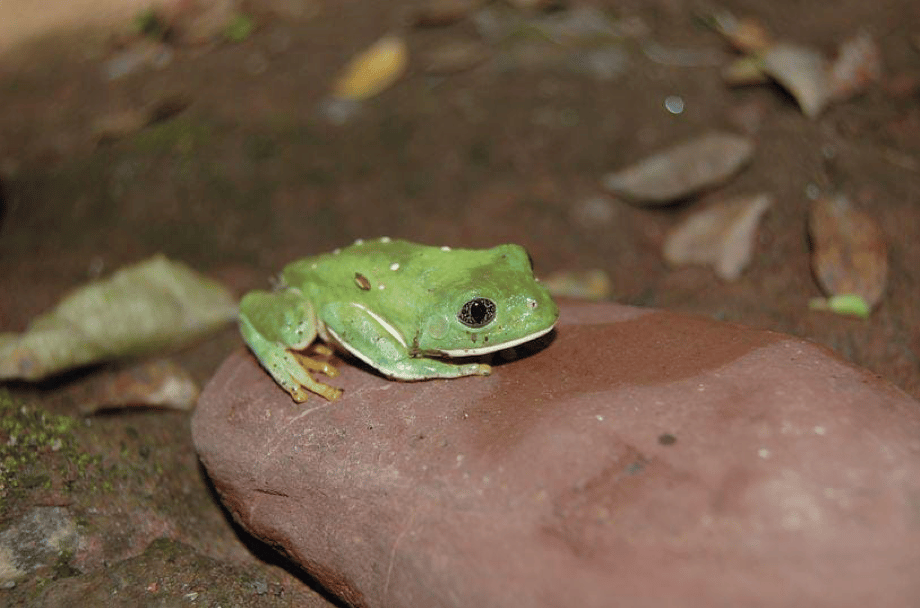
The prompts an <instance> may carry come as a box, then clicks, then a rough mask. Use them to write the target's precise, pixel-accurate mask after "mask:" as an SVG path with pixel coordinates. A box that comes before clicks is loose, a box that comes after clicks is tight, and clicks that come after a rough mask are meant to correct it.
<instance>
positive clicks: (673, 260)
mask: <svg viewBox="0 0 920 608" xmlns="http://www.w3.org/2000/svg"><path fill="white" fill-rule="evenodd" d="M772 202H773V201H772V198H771V197H770V196H769V195H767V194H757V195H755V196H749V197H745V198H741V199H735V200H732V201H728V202H723V203H719V204H716V205H712V206H711V207H708V208H706V209H703V210H702V211H698V212H695V213H693V214H692V215H691V216H690V217H688V218H687V219H686V220H684V222H683V223H681V224H680V225H679V226H677V227H676V228H674V229H673V230H671V232H670V234H669V235H668V236H667V238H666V239H665V244H664V258H665V260H667V261H668V263H670V264H673V265H675V266H681V265H685V264H708V265H711V266H713V267H714V268H715V272H716V275H717V276H718V277H719V278H721V279H724V280H726V281H734V280H736V279H737V278H738V277H739V276H741V271H742V270H744V268H745V267H746V266H747V265H748V263H749V262H750V261H751V254H752V252H753V251H754V245H755V244H756V234H757V224H758V223H759V222H760V218H761V217H762V216H763V214H764V213H765V212H766V211H767V209H768V208H769V207H770V205H771V203H772Z"/></svg>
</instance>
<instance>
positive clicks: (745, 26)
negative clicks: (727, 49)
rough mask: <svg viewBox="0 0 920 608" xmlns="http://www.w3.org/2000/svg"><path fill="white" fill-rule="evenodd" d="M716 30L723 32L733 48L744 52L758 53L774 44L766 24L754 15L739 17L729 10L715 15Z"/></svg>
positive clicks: (713, 19) (713, 20)
mask: <svg viewBox="0 0 920 608" xmlns="http://www.w3.org/2000/svg"><path fill="white" fill-rule="evenodd" d="M712 22H713V23H714V25H715V29H716V31H718V32H719V33H720V34H722V36H723V37H725V39H726V40H727V41H728V43H729V44H730V45H732V47H733V48H735V49H736V50H738V51H741V52H743V53H758V52H760V51H764V50H766V49H767V48H769V47H770V46H771V45H772V44H773V37H772V36H771V35H770V32H768V31H767V28H766V26H764V24H763V23H761V22H760V21H758V20H757V19H755V18H753V17H743V18H740V19H739V18H737V17H735V16H734V15H732V14H731V13H729V12H728V11H720V12H719V13H718V14H716V15H713V18H712Z"/></svg>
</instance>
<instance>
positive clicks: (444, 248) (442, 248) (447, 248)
mask: <svg viewBox="0 0 920 608" xmlns="http://www.w3.org/2000/svg"><path fill="white" fill-rule="evenodd" d="M441 251H450V247H448V246H447V245H442V246H441Z"/></svg>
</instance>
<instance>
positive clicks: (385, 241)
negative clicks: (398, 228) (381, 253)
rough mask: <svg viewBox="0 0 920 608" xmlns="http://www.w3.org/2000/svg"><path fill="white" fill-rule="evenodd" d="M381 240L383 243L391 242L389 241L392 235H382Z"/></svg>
mask: <svg viewBox="0 0 920 608" xmlns="http://www.w3.org/2000/svg"><path fill="white" fill-rule="evenodd" d="M380 242H381V243H389V242H390V237H388V236H382V237H380Z"/></svg>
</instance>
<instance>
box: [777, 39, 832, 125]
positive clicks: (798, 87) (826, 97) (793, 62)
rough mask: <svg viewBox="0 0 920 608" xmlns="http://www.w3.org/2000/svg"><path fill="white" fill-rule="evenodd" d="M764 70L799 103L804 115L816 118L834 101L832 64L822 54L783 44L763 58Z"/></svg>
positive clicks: (806, 48)
mask: <svg viewBox="0 0 920 608" xmlns="http://www.w3.org/2000/svg"><path fill="white" fill-rule="evenodd" d="M761 63H762V69H763V71H764V72H765V73H766V74H767V75H769V76H770V77H771V78H773V79H774V80H776V82H778V83H779V84H780V85H781V86H782V87H783V88H784V89H786V90H787V91H789V93H790V94H791V95H792V96H793V97H794V98H795V100H796V101H797V102H798V104H799V107H800V108H802V112H803V113H804V114H805V116H808V117H809V118H815V117H816V116H818V115H819V114H820V113H821V111H822V110H823V109H824V108H825V107H826V106H827V102H828V101H830V98H831V89H830V79H829V77H828V65H827V61H825V59H824V57H823V56H822V55H821V53H819V52H818V51H816V50H814V49H811V48H808V47H803V46H798V45H794V44H789V43H779V44H776V45H775V46H773V47H771V48H770V49H769V50H767V51H766V52H765V53H764V54H763V55H762V56H761Z"/></svg>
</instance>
